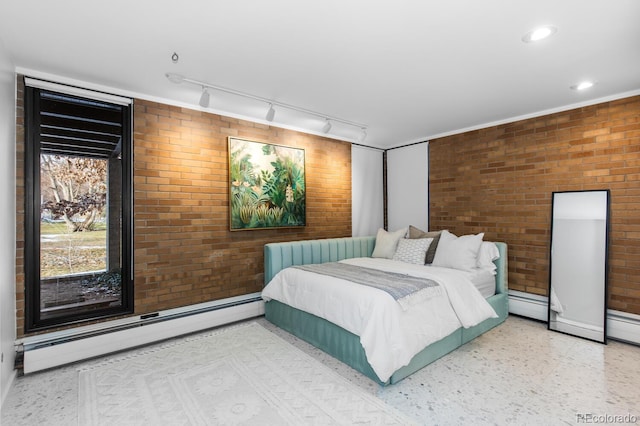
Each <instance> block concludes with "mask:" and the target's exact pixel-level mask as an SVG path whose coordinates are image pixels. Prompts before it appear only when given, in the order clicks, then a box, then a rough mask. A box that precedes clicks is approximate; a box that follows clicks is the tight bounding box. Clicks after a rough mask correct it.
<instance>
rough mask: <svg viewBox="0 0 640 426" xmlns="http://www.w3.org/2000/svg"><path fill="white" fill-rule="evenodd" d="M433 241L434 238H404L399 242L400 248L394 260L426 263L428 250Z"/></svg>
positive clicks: (417, 263) (419, 263) (416, 263)
mask: <svg viewBox="0 0 640 426" xmlns="http://www.w3.org/2000/svg"><path fill="white" fill-rule="evenodd" d="M432 241H433V238H418V239H408V238H402V239H401V240H400V241H399V242H398V248H397V249H396V252H395V254H394V255H393V260H399V261H400V262H407V263H413V264H414V265H424V260H425V257H426V255H427V250H429V246H430V245H431V242H432Z"/></svg>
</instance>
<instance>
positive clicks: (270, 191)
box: [229, 137, 306, 231]
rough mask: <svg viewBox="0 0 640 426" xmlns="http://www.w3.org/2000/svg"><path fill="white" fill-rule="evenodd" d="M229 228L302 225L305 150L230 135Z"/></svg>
mask: <svg viewBox="0 0 640 426" xmlns="http://www.w3.org/2000/svg"><path fill="white" fill-rule="evenodd" d="M229 188H230V201H229V204H230V206H229V208H230V215H231V218H230V219H231V230H232V231H239V230H243V229H265V228H283V227H296V226H305V224H306V188H305V173H304V150H303V149H299V148H291V147H287V146H282V145H273V144H269V143H263V142H255V141H249V140H246V139H239V138H234V137H229Z"/></svg>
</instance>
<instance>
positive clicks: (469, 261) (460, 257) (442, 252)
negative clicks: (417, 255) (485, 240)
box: [432, 230, 484, 271]
mask: <svg viewBox="0 0 640 426" xmlns="http://www.w3.org/2000/svg"><path fill="white" fill-rule="evenodd" d="M482 237H484V232H481V233H480V234H476V235H463V236H461V237H456V236H455V235H454V234H452V233H451V232H449V231H447V230H444V231H442V234H440V241H439V242H438V248H437V249H436V255H435V256H434V258H433V263H432V265H433V266H442V267H445V268H454V269H460V270H463V271H473V270H474V269H475V268H476V265H477V258H478V252H479V251H480V245H481V244H482Z"/></svg>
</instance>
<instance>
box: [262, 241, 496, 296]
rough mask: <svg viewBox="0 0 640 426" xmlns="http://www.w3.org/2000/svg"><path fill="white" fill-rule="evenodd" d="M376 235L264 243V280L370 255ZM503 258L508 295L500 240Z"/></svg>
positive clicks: (267, 280)
mask: <svg viewBox="0 0 640 426" xmlns="http://www.w3.org/2000/svg"><path fill="white" fill-rule="evenodd" d="M375 244H376V237H373V236H371V237H345V238H327V239H322V240H305V241H291V242H284V243H269V244H266V245H265V246H264V283H265V285H266V284H267V283H268V282H269V281H271V279H272V278H273V277H274V275H275V274H277V273H278V272H280V271H281V270H282V269H284V268H287V267H289V266H292V265H307V264H310V263H324V262H336V261H338V260H342V259H351V258H354V257H370V256H371V254H372V253H373V248H374V246H375ZM495 244H496V246H497V247H498V251H499V252H500V258H499V259H498V260H496V261H495V262H494V263H495V264H496V267H497V270H496V293H503V294H506V293H507V291H508V289H507V279H506V278H507V244H506V243H500V242H496V243H495Z"/></svg>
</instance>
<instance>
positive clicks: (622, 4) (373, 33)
mask: <svg viewBox="0 0 640 426" xmlns="http://www.w3.org/2000/svg"><path fill="white" fill-rule="evenodd" d="M541 24H550V25H554V26H556V27H558V32H557V33H556V34H555V35H554V36H553V37H551V38H549V39H546V40H543V41H541V42H539V43H536V44H531V43H530V44H526V43H523V42H522V41H521V38H522V36H523V35H524V34H525V33H526V32H527V31H529V30H531V29H532V28H534V27H536V26H538V25H541ZM0 41H1V42H2V43H3V44H4V45H5V48H6V49H7V50H8V51H9V55H10V57H11V58H12V60H13V62H14V64H15V66H16V67H17V71H18V72H28V73H30V74H31V75H35V76H41V77H42V76H49V77H51V76H56V79H58V80H60V81H62V82H75V83H76V84H82V85H86V86H89V87H90V88H105V87H106V88H109V89H110V90H111V91H112V92H114V93H116V94H125V95H129V96H131V95H136V96H140V97H144V98H147V99H154V100H160V101H163V102H170V103H173V104H177V105H183V106H189V107H192V108H194V109H199V108H200V107H199V106H198V99H199V96H200V88H199V87H198V86H195V85H189V84H185V83H183V84H180V85H177V84H174V83H171V82H169V81H168V80H167V79H166V78H165V73H167V72H171V73H179V74H183V75H185V76H187V77H188V78H191V79H194V80H200V81H205V82H208V83H211V84H214V85H219V86H224V87H228V88H231V89H234V90H237V91H242V92H245V93H250V94H253V95H256V96H259V97H261V98H265V99H271V100H274V101H276V102H280V103H286V104H292V105H295V106H298V107H301V108H304V109H308V110H312V111H316V112H319V113H322V114H326V115H329V116H334V117H338V118H341V119H344V120H348V121H352V122H356V123H361V124H364V125H366V126H367V133H368V136H367V138H366V139H365V140H364V142H363V144H366V145H371V146H375V147H385V148H387V147H393V146H399V145H404V144H407V143H412V142H417V141H423V140H427V139H429V138H432V137H434V136H440V135H445V134H452V133H456V132H459V131H461V130H467V129H471V128H479V127H485V126H486V125H487V124H496V123H500V122H506V121H512V120H513V119H514V118H524V117H529V116H535V115H541V114H543V113H548V112H553V111H558V110H563V109H568V108H572V107H575V106H581V105H587V104H591V103H595V102H599V101H602V100H607V99H615V98H620V97H626V96H630V95H636V94H640V1H638V0H607V1H604V0H562V1H558V0H536V1H531V0H526V1H525V0H483V1H478V0H451V1H442V0H440V1H419V0H414V1H403V0H400V1H381V0H376V1H368V0H321V1H320V0H316V1H313V0H307V1H300V0H270V1H260V0H254V1H248V0H218V1H205V0H200V1H198V0H182V1H179V2H168V1H162V0H135V1H132V0H126V1H125V0H110V1H101V2H97V1H95V2H93V1H86V0H57V1H44V0H42V1H36V0H2V1H1V3H0ZM174 52H177V53H178V54H179V58H180V59H179V61H178V63H177V64H174V63H173V62H172V61H171V55H172V54H173V53H174ZM587 78H588V79H594V80H596V81H597V82H598V83H597V84H596V85H595V86H594V87H593V88H592V89H590V90H588V91H585V92H576V91H574V90H570V89H569V86H571V85H573V84H575V83H577V82H579V81H580V80H582V79H587ZM267 108H268V106H267V105H266V104H265V103H263V102H258V101H255V100H250V99H246V98H242V97H238V96H233V95H229V94H224V93H219V92H215V91H213V92H212V96H211V106H210V109H209V110H210V111H212V112H216V113H223V114H226V115H231V116H238V117H245V118H248V119H250V120H253V121H264V117H265V114H266V112H267ZM273 124H274V125H277V126H282V127H289V128H295V129H301V130H305V131H309V132H311V133H320V129H321V128H322V125H323V124H324V120H323V119H322V118H319V117H314V116H309V115H304V114H300V113H297V112H295V111H287V110H285V109H283V108H278V109H277V113H276V117H275V120H274V122H273ZM358 133H359V129H357V128H355V127H352V126H346V125H341V124H340V123H334V126H333V129H332V131H331V132H330V134H329V135H330V136H332V137H338V138H342V139H347V140H355V138H356V137H357V136H358Z"/></svg>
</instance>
